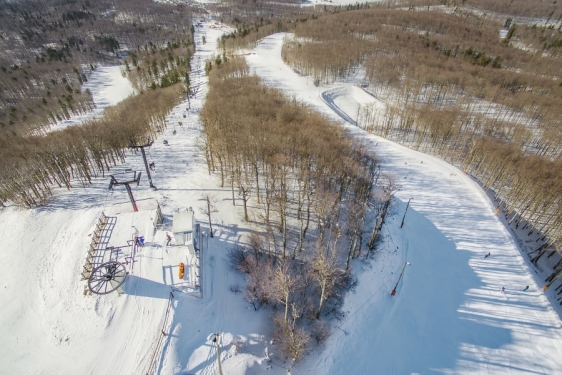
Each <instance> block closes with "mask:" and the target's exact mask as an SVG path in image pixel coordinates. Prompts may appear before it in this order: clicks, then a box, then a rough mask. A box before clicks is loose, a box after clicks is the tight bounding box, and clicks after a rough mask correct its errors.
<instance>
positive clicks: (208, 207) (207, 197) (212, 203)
mask: <svg viewBox="0 0 562 375" xmlns="http://www.w3.org/2000/svg"><path fill="white" fill-rule="evenodd" d="M202 198H203V200H204V201H205V202H204V206H203V207H201V208H200V210H201V213H202V214H203V215H205V216H207V218H208V219H209V230H210V236H211V237H214V234H213V222H212V220H211V215H212V214H213V213H216V212H219V210H218V209H217V208H216V204H217V197H216V196H214V195H212V194H211V193H205V194H203V197H202Z"/></svg>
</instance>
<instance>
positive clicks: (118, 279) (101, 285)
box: [88, 261, 127, 294]
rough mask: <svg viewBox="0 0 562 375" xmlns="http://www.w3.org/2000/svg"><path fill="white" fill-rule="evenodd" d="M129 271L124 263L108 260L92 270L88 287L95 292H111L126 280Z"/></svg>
mask: <svg viewBox="0 0 562 375" xmlns="http://www.w3.org/2000/svg"><path fill="white" fill-rule="evenodd" d="M126 277H127V271H126V269H125V265H124V264H123V263H120V262H117V261H111V262H106V263H103V264H101V265H99V266H98V267H96V268H94V269H93V270H92V273H91V274H90V278H89V279H88V289H90V291H91V292H92V293H94V294H109V293H111V292H113V291H115V290H117V289H118V288H119V287H120V286H121V285H123V283H124V282H125V278H126Z"/></svg>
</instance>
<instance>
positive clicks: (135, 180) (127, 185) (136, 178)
mask: <svg viewBox="0 0 562 375" xmlns="http://www.w3.org/2000/svg"><path fill="white" fill-rule="evenodd" d="M109 177H111V181H110V182H109V190H113V187H114V186H115V185H125V188H127V193H128V194H129V199H130V200H131V203H132V205H133V210H134V211H135V212H137V211H138V210H139V209H138V207H137V202H135V197H133V191H132V190H131V184H132V183H136V184H137V186H138V185H139V183H140V178H141V172H137V171H134V177H133V179H132V180H129V181H117V179H116V178H115V176H113V175H110V176H109Z"/></svg>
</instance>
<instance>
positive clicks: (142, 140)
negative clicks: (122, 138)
mask: <svg viewBox="0 0 562 375" xmlns="http://www.w3.org/2000/svg"><path fill="white" fill-rule="evenodd" d="M153 143H154V141H153V140H152V139H151V138H150V137H132V138H129V148H132V149H134V150H135V151H136V150H138V149H139V148H140V150H141V153H142V159H143V160H144V168H145V169H146V175H147V176H148V182H149V183H150V187H151V188H152V189H156V186H154V184H153V183H152V176H151V175H150V168H149V166H148V161H147V160H146V153H145V152H144V148H145V147H150V146H152V144H153Z"/></svg>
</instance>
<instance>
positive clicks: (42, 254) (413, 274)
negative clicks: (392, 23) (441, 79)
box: [0, 22, 562, 375]
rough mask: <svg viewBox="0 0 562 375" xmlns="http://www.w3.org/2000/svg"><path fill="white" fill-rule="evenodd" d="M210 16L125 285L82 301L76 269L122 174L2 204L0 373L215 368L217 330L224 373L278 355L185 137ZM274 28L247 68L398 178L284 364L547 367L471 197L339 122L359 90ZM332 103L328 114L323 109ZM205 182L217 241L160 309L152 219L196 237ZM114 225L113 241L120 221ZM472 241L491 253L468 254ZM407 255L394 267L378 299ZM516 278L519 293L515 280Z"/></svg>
mask: <svg viewBox="0 0 562 375" xmlns="http://www.w3.org/2000/svg"><path fill="white" fill-rule="evenodd" d="M210 25H211V22H207V23H205V24H204V25H203V27H200V28H196V33H197V35H196V42H197V53H196V55H195V56H194V59H193V61H192V72H193V76H192V77H191V80H192V84H193V85H194V86H197V87H199V90H198V92H197V97H196V98H193V99H191V100H190V104H191V108H190V109H189V111H187V110H186V109H187V106H188V104H187V102H183V103H181V104H180V105H179V106H178V107H176V108H174V110H173V111H172V113H171V114H170V115H169V116H168V118H167V122H168V128H167V129H166V130H165V132H164V133H163V134H161V135H160V136H159V138H158V139H157V140H156V142H155V143H154V145H153V146H152V147H151V148H150V150H148V152H147V156H148V158H149V162H150V161H153V162H154V163H155V164H156V170H155V172H154V173H153V181H154V184H155V185H156V186H157V188H158V190H156V191H154V190H151V189H150V188H149V185H148V182H147V181H146V179H144V178H143V180H141V184H140V186H138V187H137V186H133V187H132V188H133V194H134V196H135V198H136V199H138V200H142V199H147V198H156V199H157V200H158V201H159V202H160V206H161V208H162V212H163V214H164V217H165V221H166V225H167V227H164V228H159V229H158V230H156V231H154V232H153V233H148V232H150V231H151V229H144V228H136V229H137V230H139V231H142V232H147V233H141V234H143V235H146V237H147V238H150V239H151V242H150V243H147V246H145V248H144V249H142V250H141V251H140V252H139V253H138V254H137V257H136V260H137V263H135V265H134V271H133V272H132V273H131V274H130V275H129V277H128V278H127V280H126V281H125V284H124V285H123V290H124V293H122V294H117V293H113V294H109V295H105V296H96V295H94V296H84V295H83V293H82V291H83V287H84V281H80V272H81V268H82V265H83V263H84V258H85V256H86V251H87V248H88V245H89V243H90V241H91V238H90V236H89V234H90V235H91V233H92V232H93V229H94V223H95V222H96V220H97V218H98V217H99V215H100V213H101V212H102V211H106V212H110V210H111V207H113V206H114V205H115V204H116V203H123V202H125V203H126V202H128V197H127V193H126V191H125V189H124V188H123V187H122V186H121V187H116V188H115V190H114V191H113V192H109V191H108V190H107V186H108V183H109V179H108V178H107V177H106V178H102V177H99V178H96V179H95V180H94V183H93V184H92V185H91V186H88V187H86V188H80V187H78V188H76V189H74V190H72V191H63V190H61V191H59V192H57V194H56V196H55V197H54V198H53V199H52V200H51V201H50V202H49V204H48V205H46V206H45V207H41V208H37V209H33V210H22V209H19V208H16V207H8V208H5V209H2V210H1V211H0V238H2V239H3V241H2V245H3V250H2V252H0V289H1V290H2V293H1V294H0V304H1V305H2V306H4V308H3V309H2V310H0V335H1V336H2V337H3V340H2V341H1V342H0V353H2V359H3V360H2V361H0V373H6V374H33V373H41V374H55V373H56V374H61V373H62V374H82V373H91V374H133V373H134V374H137V373H147V372H148V371H149V370H151V369H152V371H151V372H152V373H159V374H216V373H217V363H216V348H215V345H214V343H213V341H212V340H213V338H214V334H215V333H216V332H218V333H219V342H220V344H221V359H222V369H223V372H224V373H225V374H235V375H242V374H263V373H270V374H277V375H280V374H285V373H286V372H285V369H284V367H286V368H288V367H291V366H292V364H291V363H289V362H284V361H283V360H282V358H280V357H279V356H276V355H275V353H276V346H275V344H273V345H272V344H271V343H270V342H269V337H270V334H271V332H270V329H271V328H270V325H269V316H268V315H269V312H268V311H267V310H260V311H257V312H255V311H254V310H253V308H251V307H250V306H249V305H248V304H247V303H245V302H244V300H243V296H242V294H240V293H234V292H232V291H231V289H233V290H234V289H235V286H236V285H238V286H239V287H240V289H243V279H242V277H241V275H239V274H237V273H235V272H233V271H231V270H230V269H229V268H228V265H227V261H226V251H227V249H228V247H229V246H231V245H232V244H234V243H236V242H238V241H244V236H245V235H246V234H247V233H248V229H249V228H248V227H247V226H246V225H245V224H244V223H243V221H242V220H241V214H242V209H241V206H240V205H237V206H232V202H231V200H230V199H229V197H230V189H229V188H221V187H220V186H219V179H218V178H217V177H216V176H209V174H208V172H207V169H206V166H205V163H204V160H203V159H202V157H201V156H200V155H199V153H198V148H197V137H198V136H199V134H200V132H201V126H200V123H199V116H198V113H199V110H200V109H201V106H202V105H203V100H204V95H205V93H206V91H207V85H206V82H207V78H206V77H205V76H204V62H205V59H207V58H208V57H210V56H211V55H212V54H213V53H214V52H215V50H216V42H215V41H216V38H217V37H218V36H219V35H220V33H221V32H222V31H220V30H218V29H216V28H211V27H210ZM203 34H204V35H205V36H206V40H207V43H206V44H204V45H203V44H202V35H203ZM283 37H284V35H283V34H276V35H273V36H271V37H268V38H265V39H264V40H263V41H262V42H260V44H259V46H258V47H257V48H256V50H255V51H253V53H252V54H250V55H248V56H247V61H248V63H249V65H250V67H251V71H252V73H255V74H258V75H259V76H261V77H262V78H263V79H264V82H265V83H267V84H269V85H271V86H273V87H277V88H280V89H282V90H284V91H286V92H287V94H289V95H294V96H296V98H297V99H300V100H302V101H304V102H306V103H309V104H310V105H311V106H313V107H314V108H316V109H317V110H318V111H319V112H321V113H323V114H325V115H326V116H329V117H331V118H332V119H334V120H336V121H340V122H341V123H342V124H343V125H344V126H346V127H347V128H348V130H349V131H350V132H352V133H353V134H354V136H356V137H358V138H360V139H365V140H366V141H367V142H370V145H371V147H372V148H373V150H374V151H376V152H377V154H378V155H379V156H380V157H381V158H382V160H383V163H384V168H385V170H386V171H388V172H391V173H393V174H394V175H395V176H396V178H397V179H398V180H399V181H400V184H401V185H402V190H400V191H399V192H398V193H397V195H396V198H397V201H396V205H395V206H394V208H393V215H392V216H390V217H389V218H388V220H387V224H386V225H385V227H384V229H383V234H384V242H383V245H382V246H381V248H380V250H379V251H378V254H377V256H376V258H375V259H374V260H372V261H368V262H364V261H362V260H357V261H354V262H353V264H352V266H353V269H354V272H356V274H357V275H358V280H359V282H358V285H357V287H356V289H355V291H354V292H351V293H350V294H349V295H348V296H347V297H346V302H345V305H344V311H345V317H344V318H343V319H342V320H341V321H335V322H333V328H332V332H333V333H332V336H331V337H330V338H329V339H328V340H327V342H326V345H325V347H324V348H323V350H322V351H316V352H313V353H311V355H310V356H308V357H307V358H306V359H305V360H303V361H302V362H301V363H297V364H296V365H295V366H294V367H293V368H292V370H291V373H292V374H303V373H306V374H407V373H423V374H425V373H448V374H462V373H466V374H468V373H471V374H472V373H530V372H532V373H543V374H554V373H559V372H560V369H561V368H562V357H561V356H560V352H561V345H562V340H561V339H562V334H561V330H560V328H561V322H560V318H559V317H558V315H557V313H556V311H554V309H553V308H552V306H551V305H550V304H549V303H548V301H547V299H546V298H545V296H544V294H543V292H542V291H541V290H540V286H541V285H540V284H539V283H537V280H534V279H533V276H532V274H531V273H530V270H529V268H528V265H527V262H526V261H525V260H524V259H523V257H521V255H520V253H519V251H518V249H517V246H516V244H515V242H514V240H513V239H512V238H511V237H510V235H509V233H508V232H507V231H506V230H505V228H504V227H503V226H502V224H501V223H500V222H499V220H498V218H497V216H495V215H494V212H493V209H494V207H493V205H492V204H491V203H490V201H489V200H488V198H487V197H486V195H485V194H484V192H483V191H482V190H481V189H480V188H479V187H478V185H477V184H476V183H474V182H473V181H472V180H471V179H470V178H469V177H467V176H465V175H463V174H462V173H460V172H459V171H458V170H457V169H456V168H454V167H452V166H451V165H449V164H447V163H445V162H443V161H441V160H439V159H437V158H434V157H430V156H427V155H423V154H421V153H419V152H416V151H413V150H410V149H408V148H406V147H403V146H400V145H397V144H395V143H393V142H390V141H387V140H384V139H382V138H379V137H375V136H372V135H369V134H367V133H365V132H363V131H362V130H360V129H358V128H357V127H355V126H352V125H349V124H346V123H345V122H344V121H343V120H342V117H344V116H342V113H343V114H345V115H347V116H348V117H350V119H351V120H353V119H354V118H355V117H354V111H356V108H358V106H359V104H358V103H360V102H366V101H369V100H370V99H369V98H368V97H366V96H365V95H364V92H362V91H361V90H358V89H357V88H352V87H345V86H343V85H341V84H339V85H334V86H330V87H315V86H314V85H313V82H312V80H311V79H308V78H306V77H300V76H298V75H297V74H296V73H294V72H293V71H292V70H291V69H290V68H289V67H287V66H285V65H284V64H283V62H282V61H281V58H280V50H281V43H282V40H283ZM336 106H337V109H338V111H339V112H341V113H339V114H337V113H336V112H335V111H334V109H335V108H336ZM174 131H175V134H174ZM164 139H165V140H167V141H168V143H169V146H166V145H164V144H163V140H164ZM422 161H423V163H422ZM128 168H131V169H134V170H144V169H143V168H144V167H143V164H142V159H141V157H140V154H136V155H134V154H131V155H129V156H128V159H127V163H126V164H125V165H122V166H119V167H118V168H114V169H113V170H112V171H111V173H118V172H123V173H125V171H126V169H128ZM143 173H144V172H143ZM123 176H125V175H123ZM206 192H212V193H213V194H216V196H217V198H218V201H219V203H218V211H219V212H218V213H216V214H215V215H214V216H213V228H214V229H215V231H216V236H215V237H214V238H210V237H209V236H205V239H204V244H203V252H202V255H201V258H202V259H201V264H202V269H201V271H200V272H201V277H202V283H201V288H202V293H203V296H202V298H197V297H194V296H192V295H188V294H186V293H179V292H175V293H174V296H175V298H174V299H173V300H172V302H171V310H170V315H169V317H168V318H167V319H166V311H167V309H168V297H169V294H170V292H171V291H172V289H171V287H170V286H169V285H166V284H165V282H164V281H162V282H157V281H155V280H163V278H164V277H165V275H164V272H165V270H164V259H165V258H166V254H165V252H166V251H171V248H168V247H166V246H163V243H164V242H165V237H164V231H165V230H166V229H169V227H170V225H171V217H172V215H173V212H174V211H175V210H177V209H185V208H186V207H189V206H192V207H193V208H194V210H195V214H196V218H197V219H198V220H199V221H200V223H201V225H202V226H203V228H204V229H203V230H204V231H205V232H207V234H208V232H209V228H208V224H207V223H206V222H205V217H204V216H203V215H202V214H201V213H200V208H201V207H202V206H203V201H202V194H204V193H206ZM410 199H411V201H410V205H409V208H408V211H407V212H406V214H405V221H404V227H403V228H400V223H401V221H402V218H403V216H404V213H405V210H406V204H407V202H408V200H410ZM127 230H129V233H127ZM121 231H123V232H125V233H124V237H123V238H127V237H128V236H130V235H132V234H133V233H134V231H135V228H132V227H131V228H130V229H122V230H121ZM120 234H122V233H120ZM116 238H117V237H116ZM488 252H490V253H491V256H490V257H488V258H484V255H485V254H486V253H488ZM406 262H409V263H410V265H408V266H407V267H406V269H405V273H404V277H403V278H402V280H401V282H400V284H399V285H398V288H397V294H396V296H394V297H391V296H390V292H391V290H392V289H393V288H394V286H395V284H396V281H397V278H398V273H399V272H400V270H401V269H402V267H403V266H404V264H405V263H406ZM526 285H529V286H530V288H529V290H527V291H523V289H524V288H525V286H526ZM502 287H505V293H502V292H500V290H501V288H502ZM162 331H164V333H165V335H163V333H162ZM266 352H267V353H269V354H270V357H271V359H272V362H271V364H268V363H267V362H266V361H265V356H266ZM153 359H154V360H153ZM152 362H154V366H153V367H151V363H152Z"/></svg>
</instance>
